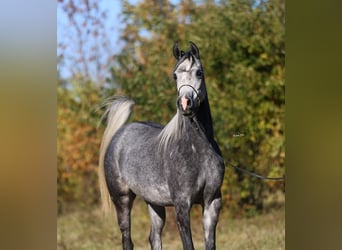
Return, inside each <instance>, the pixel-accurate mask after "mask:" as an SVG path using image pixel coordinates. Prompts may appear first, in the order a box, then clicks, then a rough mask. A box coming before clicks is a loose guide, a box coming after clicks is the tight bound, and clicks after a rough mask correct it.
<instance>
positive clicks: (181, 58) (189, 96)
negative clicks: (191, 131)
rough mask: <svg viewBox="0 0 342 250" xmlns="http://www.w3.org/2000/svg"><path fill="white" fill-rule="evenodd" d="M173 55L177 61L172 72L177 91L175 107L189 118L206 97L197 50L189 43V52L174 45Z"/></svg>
mask: <svg viewBox="0 0 342 250" xmlns="http://www.w3.org/2000/svg"><path fill="white" fill-rule="evenodd" d="M173 55H174V56H175V58H176V59H177V64H176V66H175V69H174V71H173V78H174V79H175V81H176V83H177V90H178V99H177V107H178V109H179V110H180V111H181V113H182V114H183V115H185V116H191V115H193V114H195V113H196V111H197V109H198V108H199V106H200V104H201V102H202V101H203V100H204V99H205V96H206V89H205V83H204V72H203V67H202V64H201V61H200V56H199V50H198V48H197V46H196V45H195V44H194V43H193V42H190V50H188V51H186V52H184V51H183V50H181V49H180V48H179V47H178V44H177V43H176V44H175V45H174V46H173Z"/></svg>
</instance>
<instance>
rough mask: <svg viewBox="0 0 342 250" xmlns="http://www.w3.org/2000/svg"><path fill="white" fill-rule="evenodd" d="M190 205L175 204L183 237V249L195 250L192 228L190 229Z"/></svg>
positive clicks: (178, 224) (179, 228)
mask: <svg viewBox="0 0 342 250" xmlns="http://www.w3.org/2000/svg"><path fill="white" fill-rule="evenodd" d="M190 208H191V207H190V206H189V205H188V204H178V205H175V209H176V219H177V226H178V230H179V233H180V236H181V238H182V243H183V249H186V250H193V249H194V245H193V243H192V236H191V229H190Z"/></svg>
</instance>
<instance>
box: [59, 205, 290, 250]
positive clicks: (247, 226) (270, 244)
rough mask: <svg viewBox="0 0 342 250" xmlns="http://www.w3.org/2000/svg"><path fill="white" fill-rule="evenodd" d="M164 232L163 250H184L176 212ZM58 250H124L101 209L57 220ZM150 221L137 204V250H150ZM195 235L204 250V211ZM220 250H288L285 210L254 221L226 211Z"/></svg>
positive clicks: (195, 214)
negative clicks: (236, 216)
mask: <svg viewBox="0 0 342 250" xmlns="http://www.w3.org/2000/svg"><path fill="white" fill-rule="evenodd" d="M166 216H167V221H166V225H165V228H164V231H163V249H165V250H175V249H182V244H181V240H180V236H179V234H178V230H177V225H176V222H175V219H174V218H175V216H174V209H173V208H167V212H166ZM57 226H58V228H57V243H58V246H57V249H58V250H64V249H68V250H106V249H121V234H120V230H119V228H118V225H117V224H116V219H115V218H112V219H110V218H109V217H105V218H103V217H102V215H101V212H100V209H94V210H92V211H79V212H75V213H71V214H67V215H62V216H59V217H58V218H57ZM149 227H150V221H149V216H148V211H147V206H146V205H145V204H144V203H143V202H142V201H141V200H138V199H137V200H136V202H135V204H134V208H133V211H132V238H133V242H134V246H135V249H138V250H139V249H150V245H149V242H148V235H149ZM191 228H192V235H193V240H194V244H195V248H196V249H203V248H204V242H203V231H202V220H201V208H200V207H198V206H195V207H194V208H193V211H192V215H191ZM216 244H217V249H230V250H237V249H239V250H244V249H257V250H262V249H265V250H266V249H271V250H277V249H285V212H284V209H282V210H278V211H274V212H272V213H269V214H265V215H259V216H256V217H253V218H250V219H231V218H230V216H229V214H228V212H227V211H226V210H225V209H224V208H223V209H222V212H221V214H220V220H219V224H218V226H217V243H216Z"/></svg>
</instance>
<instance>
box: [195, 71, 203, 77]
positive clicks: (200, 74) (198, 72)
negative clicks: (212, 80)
mask: <svg viewBox="0 0 342 250" xmlns="http://www.w3.org/2000/svg"><path fill="white" fill-rule="evenodd" d="M202 74H203V72H202V70H200V69H199V70H197V71H196V76H197V77H202Z"/></svg>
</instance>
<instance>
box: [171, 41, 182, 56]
mask: <svg viewBox="0 0 342 250" xmlns="http://www.w3.org/2000/svg"><path fill="white" fill-rule="evenodd" d="M173 55H174V57H175V58H176V59H177V60H179V59H181V57H182V56H183V55H184V51H183V50H181V49H180V48H179V47H178V42H176V43H175V45H173Z"/></svg>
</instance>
